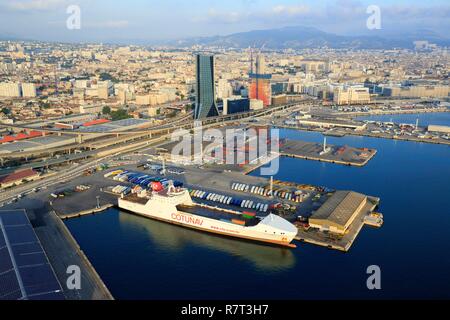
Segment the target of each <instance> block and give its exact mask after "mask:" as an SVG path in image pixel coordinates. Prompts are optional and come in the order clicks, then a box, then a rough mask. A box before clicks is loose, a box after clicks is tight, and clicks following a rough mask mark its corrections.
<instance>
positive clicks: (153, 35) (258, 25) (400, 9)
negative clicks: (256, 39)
mask: <svg viewBox="0 0 450 320" xmlns="http://www.w3.org/2000/svg"><path fill="white" fill-rule="evenodd" d="M69 5H78V6H79V7H80V9H81V29H80V30H68V29H67V28H66V20H67V18H68V16H69V15H68V14H67V13H66V9H67V7H68V6H69ZM369 5H377V6H379V7H380V9H381V27H382V32H393V31H395V32H397V31H404V30H412V29H431V30H434V31H437V32H439V33H441V34H443V35H447V36H448V30H450V19H449V18H450V1H449V0H427V1H422V0H421V1H419V0H408V1H404V0H396V1H389V0H369V1H366V0H330V1H325V0H304V1H298V0H297V1H294V0H164V1H153V0H147V1H145V0H127V1H125V0H123V1H114V0H0V37H1V36H17V37H22V38H28V39H37V40H55V41H62V40H67V41H103V42H107V41H127V40H130V41H131V40H160V39H178V38H185V37H193V36H209V35H217V34H220V35H224V34H229V33H234V32H240V31H249V30H254V29H266V28H278V27H283V26H295V25H305V26H314V27H317V28H319V29H321V30H324V31H329V32H334V33H338V34H350V35H351V34H354V35H360V34H367V33H370V32H376V31H369V30H368V29H367V28H366V20H367V18H368V16H369V15H368V14H367V13H366V9H367V7H368V6H369Z"/></svg>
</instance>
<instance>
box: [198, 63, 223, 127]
mask: <svg viewBox="0 0 450 320" xmlns="http://www.w3.org/2000/svg"><path fill="white" fill-rule="evenodd" d="M196 76H197V84H196V92H195V93H196V96H195V110H194V118H195V119H203V118H208V117H215V116H218V115H219V110H218V109H217V106H216V100H215V94H214V91H215V88H214V86H215V85H214V57H213V56H205V55H197V56H196Z"/></svg>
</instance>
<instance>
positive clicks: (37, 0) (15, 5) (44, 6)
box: [2, 0, 68, 11]
mask: <svg viewBox="0 0 450 320" xmlns="http://www.w3.org/2000/svg"><path fill="white" fill-rule="evenodd" d="M2 2H3V3H2V5H3V6H5V7H7V8H8V9H11V10H16V11H30V10H50V9H54V8H56V7H59V6H62V5H65V4H67V3H68V1H67V0H25V1H23V0H20V1H19V0H13V1H2Z"/></svg>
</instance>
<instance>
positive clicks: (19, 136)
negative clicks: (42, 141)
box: [0, 131, 42, 143]
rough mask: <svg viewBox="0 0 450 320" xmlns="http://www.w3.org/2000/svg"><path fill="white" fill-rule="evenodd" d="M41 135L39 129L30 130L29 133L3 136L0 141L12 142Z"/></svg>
mask: <svg viewBox="0 0 450 320" xmlns="http://www.w3.org/2000/svg"><path fill="white" fill-rule="evenodd" d="M40 136H42V132H40V131H31V132H30V133H29V134H25V133H19V134H17V135H15V136H12V135H11V136H5V137H4V138H3V139H0V143H6V142H13V141H19V140H25V139H31V138H36V137H40Z"/></svg>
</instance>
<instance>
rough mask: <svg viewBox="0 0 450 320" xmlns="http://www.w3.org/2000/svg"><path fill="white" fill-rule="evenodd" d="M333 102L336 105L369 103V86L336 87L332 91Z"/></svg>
mask: <svg viewBox="0 0 450 320" xmlns="http://www.w3.org/2000/svg"><path fill="white" fill-rule="evenodd" d="M333 102H334V103H335V104H337V105H344V104H347V105H349V104H367V103H370V93H369V88H365V87H359V86H358V87H338V88H335V89H334V91H333Z"/></svg>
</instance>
